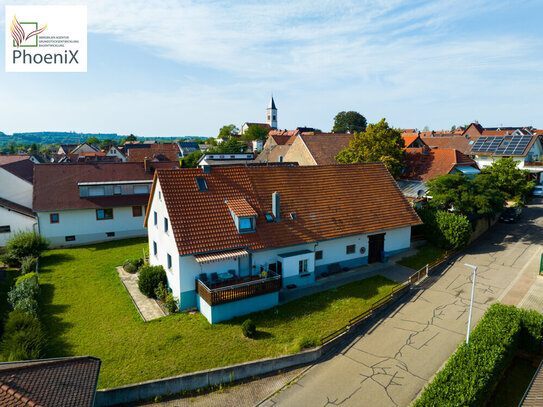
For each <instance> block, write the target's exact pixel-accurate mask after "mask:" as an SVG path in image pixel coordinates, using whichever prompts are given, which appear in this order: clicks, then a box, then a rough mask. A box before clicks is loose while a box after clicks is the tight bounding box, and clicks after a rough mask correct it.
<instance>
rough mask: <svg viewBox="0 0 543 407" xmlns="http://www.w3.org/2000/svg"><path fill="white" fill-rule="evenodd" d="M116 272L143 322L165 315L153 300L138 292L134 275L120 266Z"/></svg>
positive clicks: (136, 276)
mask: <svg viewBox="0 0 543 407" xmlns="http://www.w3.org/2000/svg"><path fill="white" fill-rule="evenodd" d="M117 272H118V273H119V277H120V279H121V282H122V283H123V285H124V287H125V288H126V290H127V291H128V294H129V295H130V298H132V302H133V303H134V305H135V306H136V309H137V310H138V312H139V313H140V315H141V317H142V318H143V320H144V321H145V322H147V321H150V320H152V319H156V318H160V317H163V316H165V315H166V314H164V312H163V311H162V308H160V307H159V306H158V304H157V303H156V301H155V300H154V299H152V298H148V297H146V296H145V295H143V294H142V293H141V292H140V290H139V288H138V275H137V274H136V273H134V274H130V273H127V272H126V271H124V270H123V268H122V267H121V266H118V267H117Z"/></svg>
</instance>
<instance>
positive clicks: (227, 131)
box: [219, 124, 239, 139]
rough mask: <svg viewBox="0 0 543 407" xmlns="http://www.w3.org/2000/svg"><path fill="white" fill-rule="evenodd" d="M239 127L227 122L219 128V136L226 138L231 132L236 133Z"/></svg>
mask: <svg viewBox="0 0 543 407" xmlns="http://www.w3.org/2000/svg"><path fill="white" fill-rule="evenodd" d="M238 132H239V129H238V128H237V127H236V125H235V124H227V125H225V126H222V127H221V128H220V130H219V138H223V139H227V138H229V137H230V135H231V134H238Z"/></svg>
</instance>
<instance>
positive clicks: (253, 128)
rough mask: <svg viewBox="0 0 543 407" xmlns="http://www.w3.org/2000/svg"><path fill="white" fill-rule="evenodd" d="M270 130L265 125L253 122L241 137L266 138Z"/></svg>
mask: <svg viewBox="0 0 543 407" xmlns="http://www.w3.org/2000/svg"><path fill="white" fill-rule="evenodd" d="M269 132H270V130H269V129H267V128H265V127H262V126H258V125H256V124H252V125H250V126H249V128H248V129H247V130H245V133H243V136H241V138H242V139H243V140H265V139H266V137H267V136H268V133H269Z"/></svg>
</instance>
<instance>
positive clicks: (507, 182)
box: [482, 157, 535, 201]
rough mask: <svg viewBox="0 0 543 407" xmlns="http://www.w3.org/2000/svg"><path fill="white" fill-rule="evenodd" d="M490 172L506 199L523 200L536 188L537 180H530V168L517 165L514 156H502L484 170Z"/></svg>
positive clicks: (483, 171) (486, 172)
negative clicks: (524, 168) (523, 168)
mask: <svg viewBox="0 0 543 407" xmlns="http://www.w3.org/2000/svg"><path fill="white" fill-rule="evenodd" d="M482 173H483V174H489V175H490V176H491V177H492V178H493V181H494V184H495V185H496V187H497V188H498V189H499V190H500V191H501V193H502V194H503V197H504V199H505V200H513V199H515V200H519V201H523V200H524V197H525V196H526V195H527V194H529V192H530V191H531V190H532V189H533V188H534V186H535V182H533V181H528V174H529V171H528V170H521V169H520V168H518V167H517V164H516V162H515V160H514V159H513V158H512V157H502V158H500V159H499V160H497V161H494V162H493V163H492V164H491V165H489V166H488V167H486V168H483V170H482Z"/></svg>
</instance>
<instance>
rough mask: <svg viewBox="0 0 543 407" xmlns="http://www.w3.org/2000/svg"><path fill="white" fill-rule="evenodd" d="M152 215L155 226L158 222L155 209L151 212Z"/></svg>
mask: <svg viewBox="0 0 543 407" xmlns="http://www.w3.org/2000/svg"><path fill="white" fill-rule="evenodd" d="M153 217H154V221H155V226H156V225H157V223H158V216H157V214H156V211H155V212H153Z"/></svg>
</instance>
